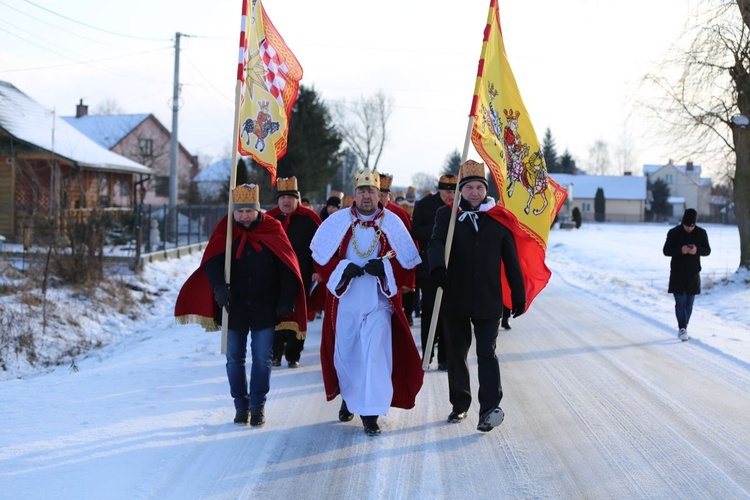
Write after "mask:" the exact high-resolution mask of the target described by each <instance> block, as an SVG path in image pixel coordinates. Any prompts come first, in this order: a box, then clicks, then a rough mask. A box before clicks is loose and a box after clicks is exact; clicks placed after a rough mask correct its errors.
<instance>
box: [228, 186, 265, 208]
mask: <svg viewBox="0 0 750 500" xmlns="http://www.w3.org/2000/svg"><path fill="white" fill-rule="evenodd" d="M232 204H233V205H234V208H250V207H249V206H246V207H240V206H239V205H255V206H256V207H255V208H258V207H260V190H259V189H258V186H257V185H256V184H243V185H241V186H237V187H236V188H234V189H232Z"/></svg>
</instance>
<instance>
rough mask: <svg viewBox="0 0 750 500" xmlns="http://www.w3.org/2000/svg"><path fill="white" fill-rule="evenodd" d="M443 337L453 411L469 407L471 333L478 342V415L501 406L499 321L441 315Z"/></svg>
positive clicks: (465, 409)
mask: <svg viewBox="0 0 750 500" xmlns="http://www.w3.org/2000/svg"><path fill="white" fill-rule="evenodd" d="M443 324H444V327H445V331H444V334H445V335H444V337H445V340H446V346H447V348H448V392H449V395H450V402H451V404H452V405H453V410H454V411H459V412H461V411H467V410H468V409H469V406H471V386H470V383H469V380H470V377H469V364H468V362H467V357H468V354H469V347H471V338H472V332H471V327H472V325H474V336H475V337H476V339H477V347H476V352H477V368H478V373H479V413H480V415H481V414H482V413H484V412H486V411H488V410H491V409H492V408H495V407H497V406H500V400H501V399H502V398H503V388H502V385H501V383H500V364H499V363H498V360H497V355H496V354H495V347H496V346H497V329H498V327H499V326H500V318H497V319H474V318H470V317H468V316H466V317H460V316H455V315H450V314H444V315H443Z"/></svg>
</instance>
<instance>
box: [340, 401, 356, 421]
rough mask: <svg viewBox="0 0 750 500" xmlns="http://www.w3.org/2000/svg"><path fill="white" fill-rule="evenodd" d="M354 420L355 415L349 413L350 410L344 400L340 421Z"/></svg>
mask: <svg viewBox="0 0 750 500" xmlns="http://www.w3.org/2000/svg"><path fill="white" fill-rule="evenodd" d="M353 418H354V413H352V412H350V411H349V408H347V407H346V401H344V400H343V399H342V400H341V408H340V409H339V420H341V421H342V422H349V421H350V420H351V419H353Z"/></svg>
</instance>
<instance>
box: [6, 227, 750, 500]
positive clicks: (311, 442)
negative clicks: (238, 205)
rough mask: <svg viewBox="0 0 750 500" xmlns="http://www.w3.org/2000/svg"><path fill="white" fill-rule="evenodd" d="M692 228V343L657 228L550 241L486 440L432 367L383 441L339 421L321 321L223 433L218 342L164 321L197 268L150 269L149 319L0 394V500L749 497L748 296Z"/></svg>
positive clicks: (735, 252)
mask: <svg viewBox="0 0 750 500" xmlns="http://www.w3.org/2000/svg"><path fill="white" fill-rule="evenodd" d="M706 228H707V230H708V233H709V238H710V241H711V245H712V248H713V254H712V255H711V256H710V257H707V258H704V259H703V264H704V273H703V276H704V285H710V284H711V283H710V282H716V283H717V285H716V286H713V287H711V286H709V287H707V289H705V290H704V293H703V294H702V295H701V296H700V297H698V298H697V300H696V308H695V312H694V316H693V320H692V321H691V324H690V331H691V334H692V336H693V339H692V340H691V341H690V342H687V343H681V342H679V341H678V340H677V339H676V325H675V320H674V314H673V301H672V298H671V296H669V295H667V294H666V282H667V277H668V269H669V259H668V258H666V257H664V256H662V254H661V247H662V245H663V242H664V238H665V236H666V231H667V229H668V226H663V225H618V224H601V225H597V224H588V225H584V226H583V227H582V228H581V229H580V230H573V231H559V230H556V231H553V232H552V234H551V238H550V247H549V251H548V265H549V266H550V268H551V269H552V271H553V278H552V280H551V282H550V284H549V285H548V287H547V288H546V289H545V290H544V291H543V292H542V293H541V295H540V296H539V297H538V298H537V300H536V301H535V302H534V304H533V306H532V308H531V310H530V311H529V312H528V313H527V314H526V315H524V316H522V317H519V318H517V319H515V320H512V326H513V329H512V330H511V331H508V332H505V331H502V332H501V333H500V338H499V340H498V350H497V352H498V357H499V358H500V362H501V370H502V374H503V384H504V391H505V398H504V400H503V404H502V406H503V408H504V410H505V412H506V420H505V422H504V423H503V424H502V426H501V427H500V428H498V429H495V430H494V431H492V432H490V433H488V434H484V433H479V432H477V431H476V430H475V426H476V420H477V410H476V405H474V406H473V407H472V410H471V411H470V415H469V418H468V419H467V421H465V422H463V423H461V424H447V423H445V418H446V416H447V414H448V412H449V411H450V405H449V403H448V401H447V381H446V379H445V374H444V373H443V372H438V371H435V370H430V371H429V372H428V373H426V375H425V384H424V387H423V389H422V391H421V393H420V394H419V396H418V398H417V406H416V408H415V409H413V410H410V411H404V410H391V412H390V413H389V414H388V416H387V417H384V418H382V419H381V421H382V427H383V429H384V432H383V434H382V435H381V436H379V437H376V438H369V437H367V436H365V435H364V433H363V432H362V429H361V424H360V423H359V421H358V419H355V420H354V421H352V422H350V423H346V424H342V423H340V422H338V420H337V418H336V416H337V411H338V403H339V402H338V401H335V402H332V403H326V402H325V398H324V395H323V388H322V379H321V375H320V364H319V359H318V355H317V350H318V347H319V339H320V325H321V322H320V320H317V321H315V322H313V323H311V325H310V332H309V338H308V341H307V343H306V348H305V351H304V352H303V357H302V367H301V368H299V369H296V370H295V369H290V368H286V367H282V368H276V369H274V372H273V376H272V380H271V383H272V388H271V393H270V394H269V400H268V404H267V406H266V413H267V419H268V423H267V424H266V426H265V427H263V428H262V429H252V428H240V427H236V426H234V425H233V424H232V423H231V418H232V416H233V413H234V412H233V409H232V403H231V399H230V398H229V395H228V386H227V382H226V377H225V373H224V360H223V358H222V356H221V355H220V354H219V337H218V335H217V334H207V333H204V332H203V331H202V330H201V329H200V328H198V327H195V326H176V325H175V324H174V323H173V321H172V317H171V308H172V305H173V303H174V299H175V297H176V293H177V289H178V288H179V285H180V284H181V283H182V281H183V280H184V279H185V277H186V276H187V274H188V273H189V272H190V271H191V270H192V269H193V268H195V267H196V266H197V264H198V261H199V256H190V257H186V258H183V259H182V260H180V261H178V262H175V261H172V262H167V263H154V264H151V265H150V266H149V268H148V270H147V271H146V273H145V279H146V280H148V282H149V283H150V286H152V287H154V288H162V289H164V292H163V294H162V295H161V297H160V298H159V299H158V300H157V301H156V302H155V303H154V304H153V306H152V308H151V311H150V313H149V314H148V315H147V317H144V318H142V319H141V320H140V321H131V322H127V321H126V320H123V319H122V318H119V317H118V318H103V319H101V320H100V321H99V324H98V327H99V328H102V329H107V328H116V329H118V331H119V335H118V336H117V337H116V338H118V339H120V340H119V341H117V342H116V343H114V344H113V345H110V346H107V347H105V348H103V349H100V350H98V351H95V352H94V353H93V354H91V355H89V356H87V357H86V358H85V359H80V360H78V362H77V368H78V370H77V371H75V370H72V369H70V368H68V367H65V368H59V369H57V370H55V371H52V372H51V373H47V374H44V375H40V376H37V377H32V378H24V379H11V380H6V381H4V382H2V383H0V401H3V411H2V414H1V415H2V416H1V417H0V422H2V424H3V425H0V498H8V499H11V498H12V499H16V498H32V499H36V498H50V497H53V498H61V499H101V498H108V499H119V498H122V499H133V498H148V499H150V498H159V499H164V498H170V499H171V498H175V499H176V498H207V499H209V498H210V499H224V498H252V497H258V496H264V497H266V498H353V497H358V498H373V499H375V498H409V499H411V498H477V497H492V498H717V499H725V498H748V497H750V428H748V425H747V415H748V414H750V335H749V334H750V331H749V330H748V325H750V313H749V312H748V311H747V309H749V308H748V307H747V305H748V304H750V285H749V284H747V282H745V283H729V284H718V283H721V282H722V281H723V278H724V277H725V275H727V274H728V273H729V274H732V273H733V271H734V269H736V267H737V263H738V262H739V249H738V247H739V238H738V236H737V229H736V228H733V227H722V226H710V225H709V226H706ZM743 277H744V279H745V280H746V281H747V280H748V276H747V275H746V274H745V275H744V276H738V275H735V278H736V279H737V280H740V279H741V278H743ZM418 326H419V322H418V321H417V322H416V323H415V328H414V332H415V334H418V331H419V330H418ZM92 328H94V326H93V325H92ZM470 365H471V367H472V370H473V372H474V379H473V384H474V387H473V389H474V391H475V393H476V360H475V359H474V358H470Z"/></svg>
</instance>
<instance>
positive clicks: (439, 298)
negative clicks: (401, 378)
mask: <svg viewBox="0 0 750 500" xmlns="http://www.w3.org/2000/svg"><path fill="white" fill-rule="evenodd" d="M473 128H474V116H473V115H472V116H470V117H469V124H468V126H467V127H466V139H465V140H464V150H463V153H462V154H461V165H463V164H464V162H466V158H467V157H468V156H469V144H471V130H472V129H473ZM459 174H460V172H459ZM460 182H461V179H460V177H459V179H458V182H457V183H456V194H455V195H454V197H453V206H452V207H451V219H450V222H449V223H448V235H447V236H446V238H445V269H446V270H447V269H448V262H449V261H450V257H451V248H452V247H453V233H454V232H455V230H456V215H457V214H458V204H459V203H460V202H461V191H460V190H459V189H458V185H459V183H460ZM442 303H443V288H442V287H438V289H437V291H436V292H435V305H434V307H433V308H432V318H430V330H429V333H428V334H427V342H426V343H425V348H424V352H423V353H422V369H423V370H427V369H428V368H429V367H430V357H431V356H430V354H431V353H432V345H433V344H434V343H435V329H436V328H437V322H438V317H439V316H440V306H441V304H442ZM443 342H445V339H443ZM440 348H441V349H443V348H444V347H442V346H441V347H440Z"/></svg>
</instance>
